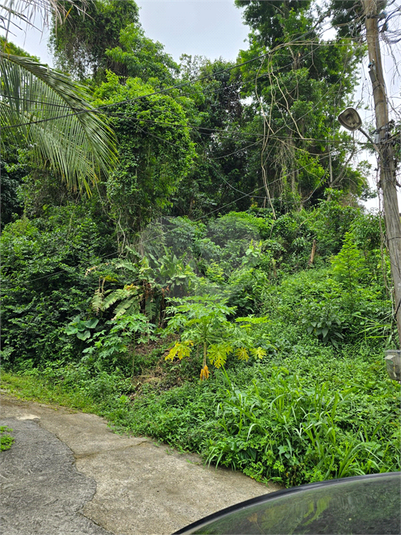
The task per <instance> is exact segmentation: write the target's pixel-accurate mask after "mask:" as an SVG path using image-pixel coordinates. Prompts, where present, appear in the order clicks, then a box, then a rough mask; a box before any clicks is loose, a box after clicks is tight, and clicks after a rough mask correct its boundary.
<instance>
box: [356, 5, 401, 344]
mask: <svg viewBox="0 0 401 535" xmlns="http://www.w3.org/2000/svg"><path fill="white" fill-rule="evenodd" d="M362 3H363V7H364V11H365V24H366V39H367V44H368V53H369V74H370V78H371V81H372V86H373V98H374V103H375V115H376V134H377V138H376V139H375V141H376V145H377V147H378V151H379V165H380V186H381V188H382V190H383V208H384V221H385V224H386V241H387V248H388V251H389V254H390V264H391V275H392V278H393V283H394V304H395V319H396V321H397V329H398V338H399V344H400V348H401V220H400V212H399V208H398V199H397V189H396V176H395V169H396V163H395V158H394V149H393V145H392V141H391V139H390V132H389V130H390V126H389V120H388V105H387V95H386V85H385V82H384V77H383V67H382V59H381V53H380V42H379V29H378V22H377V21H378V15H379V13H378V8H377V3H378V2H377V0H362Z"/></svg>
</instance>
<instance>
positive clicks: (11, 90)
mask: <svg viewBox="0 0 401 535" xmlns="http://www.w3.org/2000/svg"><path fill="white" fill-rule="evenodd" d="M0 76H1V85H0V127H1V128H2V129H3V132H5V133H6V135H7V134H11V135H14V136H19V137H22V138H24V140H25V141H26V142H27V143H29V145H30V146H31V148H32V155H33V157H34V159H35V160H36V164H39V165H42V166H44V167H47V168H51V169H52V170H54V171H55V172H56V173H58V175H59V176H60V177H61V178H62V179H63V180H65V181H66V183H67V184H68V186H69V187H71V188H73V189H77V188H79V189H82V188H83V187H88V184H89V183H91V182H92V183H93V182H95V181H96V180H97V179H98V176H99V174H100V173H101V172H107V171H108V170H109V169H110V167H111V166H112V164H113V163H114V162H115V158H116V156H115V150H116V149H115V143H114V135H113V132H112V131H111V129H110V128H109V127H108V126H107V125H106V123H105V122H104V121H103V120H102V118H101V117H100V116H99V114H97V113H96V112H95V111H94V110H93V108H92V107H91V106H90V104H89V103H88V96H87V94H86V92H85V90H84V89H83V88H82V87H81V86H78V85H77V84H75V83H74V82H73V81H72V80H71V79H70V78H69V77H68V76H66V75H64V74H61V73H59V72H57V71H55V70H53V69H50V68H49V67H48V66H46V65H42V64H40V63H38V62H36V61H34V60H33V59H31V58H27V57H21V56H14V55H10V54H7V53H5V52H3V51H0Z"/></svg>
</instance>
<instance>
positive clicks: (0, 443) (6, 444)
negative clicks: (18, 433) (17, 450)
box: [0, 425, 15, 451]
mask: <svg viewBox="0 0 401 535" xmlns="http://www.w3.org/2000/svg"><path fill="white" fill-rule="evenodd" d="M8 433H12V429H10V428H9V427H7V426H6V425H0V451H5V450H9V449H10V448H11V446H12V445H13V444H14V441H15V438H14V437H12V436H11V435H9V434H8Z"/></svg>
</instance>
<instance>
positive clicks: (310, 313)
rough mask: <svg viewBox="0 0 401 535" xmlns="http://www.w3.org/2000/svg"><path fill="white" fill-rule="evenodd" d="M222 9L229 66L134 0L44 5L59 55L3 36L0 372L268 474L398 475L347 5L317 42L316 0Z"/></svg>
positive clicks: (386, 303) (384, 260)
mask: <svg viewBox="0 0 401 535" xmlns="http://www.w3.org/2000/svg"><path fill="white" fill-rule="evenodd" d="M4 1H5V0H3V6H2V7H3V9H4V12H6V13H7V14H9V13H10V10H14V11H18V13H19V15H20V18H21V17H22V18H24V17H25V20H28V21H29V20H32V19H29V16H30V15H31V14H32V13H31V11H30V9H29V8H32V7H33V6H34V5H35V6H37V5H41V3H40V2H39V4H38V3H36V2H34V3H30V2H29V1H28V0H27V1H26V2H22V0H20V1H18V2H17V1H15V2H14V3H13V6H14V7H12V8H11V7H10V2H5V3H4ZM237 4H238V5H239V6H242V7H243V8H244V12H243V13H244V18H245V21H246V23H247V24H248V25H249V27H250V36H249V48H248V50H242V51H240V52H239V56H238V61H237V62H226V61H224V60H223V59H219V60H215V61H210V60H208V59H207V58H199V57H191V56H188V55H183V56H182V58H181V63H180V64H179V65H178V64H177V63H175V62H174V61H173V59H172V58H171V57H170V56H168V54H167V53H166V52H165V51H164V48H163V45H162V44H160V43H158V42H154V41H152V40H151V39H149V38H148V37H147V36H146V35H145V33H144V31H143V29H142V27H141V26H140V21H139V16H138V7H137V6H136V4H135V3H134V2H133V1H132V0H129V1H126V0H124V1H122V0H95V1H93V2H84V1H76V2H73V3H71V2H69V1H67V0H59V1H58V2H56V1H55V0H54V1H53V0H49V1H48V2H45V1H44V2H43V6H45V7H47V8H49V9H50V11H49V13H50V14H51V17H52V19H51V21H52V22H51V24H52V38H51V40H52V46H53V51H54V53H55V57H56V60H57V64H58V68H59V69H60V70H53V69H49V68H48V67H47V66H44V65H41V64H40V63H39V62H38V61H37V60H36V59H35V58H32V57H31V56H29V55H27V54H26V53H25V52H23V51H21V50H19V49H17V48H16V47H14V46H13V45H12V44H11V43H10V42H9V40H8V38H7V39H4V40H3V41H2V49H1V52H0V60H1V65H0V68H1V69H2V71H1V72H2V76H1V82H0V83H1V98H0V111H1V126H2V133H3V134H4V135H3V137H2V143H3V151H2V159H1V180H2V192H1V194H2V201H3V204H4V209H3V213H2V233H1V237H0V248H1V251H0V252H1V256H2V264H1V277H2V353H1V357H2V358H1V360H2V367H3V372H2V381H3V384H4V388H6V389H8V390H9V391H12V392H18V393H19V394H20V395H24V396H25V397H31V398H34V399H41V400H43V401H47V402H49V401H50V402H52V401H53V402H57V403H61V404H67V405H70V406H73V407H76V408H80V409H83V410H89V411H94V412H97V413H98V414H102V415H104V416H106V417H107V418H108V419H109V420H110V421H111V422H113V423H114V425H115V426H117V427H121V428H122V429H124V430H129V431H132V432H134V433H137V434H146V435H149V436H152V437H154V438H156V439H160V440H163V441H164V442H167V443H169V444H171V445H174V446H175V447H178V448H180V449H182V450H189V451H194V452H197V453H199V454H200V455H202V456H203V458H204V460H205V462H208V463H213V464H215V465H223V466H226V467H230V468H233V469H237V470H242V471H243V472H244V473H246V474H248V475H249V476H250V477H253V478H255V479H257V480H260V481H264V482H266V481H271V480H274V481H278V482H281V483H282V484H284V485H286V486H292V485H298V484H301V483H306V482H312V481H321V480H324V479H329V478H338V477H345V476H352V475H359V474H368V473H376V472H386V471H393V470H399V469H400V462H399V451H398V450H399V440H400V434H399V433H400V426H399V418H398V410H399V402H400V387H399V384H398V383H397V382H395V381H392V380H390V379H389V378H388V376H387V375H386V372H385V367H384V362H383V349H390V348H395V347H397V343H398V342H397V333H396V328H395V324H394V303H393V301H392V299H393V298H392V287H391V284H392V283H391V276H390V267H389V259H388V255H387V252H386V247H385V228H384V225H383V219H382V215H381V214H380V213H368V212H367V211H366V210H365V209H364V207H363V205H362V201H363V199H365V198H366V197H367V196H368V195H369V191H368V189H367V187H366V172H367V170H368V167H367V166H366V165H364V164H360V165H353V164H352V161H353V160H352V158H353V153H354V151H355V150H356V149H355V146H356V145H355V144H352V143H350V138H349V136H348V135H347V134H344V133H341V132H340V131H339V126H338V125H337V122H336V116H337V115H338V112H339V111H340V109H341V108H342V107H343V106H345V105H347V104H348V103H349V102H350V101H351V100H352V97H353V87H354V85H355V83H356V73H357V70H356V65H357V63H358V62H359V61H360V59H361V57H362V53H363V46H361V44H360V42H354V41H353V40H352V39H350V36H352V37H353V38H354V37H357V36H358V33H359V28H358V26H357V25H348V27H347V28H346V27H345V26H344V24H348V22H349V15H350V14H352V13H353V7H352V6H351V5H350V6H349V7H350V8H352V9H348V8H347V9H345V8H344V6H343V5H342V4H343V3H338V2H336V1H334V0H333V2H332V3H331V4H330V15H328V16H329V17H330V20H332V22H333V25H334V28H337V30H336V32H337V33H336V34H335V35H333V36H332V38H331V39H330V40H327V39H324V37H323V33H322V32H323V30H324V24H325V20H326V21H327V20H329V19H327V18H325V13H324V12H323V11H322V9H323V8H322V6H320V5H319V4H317V3H314V2H312V1H310V0H305V1H304V0H302V1H297V2H295V1H292V0H289V1H287V0H277V1H276V0H274V1H271V2H259V1H256V0H250V1H246V2H245V1H244V2H243V1H242V0H238V1H237ZM352 4H353V2H352ZM24 5H25V7H27V8H28V11H25V12H22V11H21V9H22V7H24ZM18 13H17V15H18ZM24 13H25V14H24ZM64 22H65V23H66V24H65V25H63V23H64ZM98 28H102V35H101V39H100V38H99V35H98ZM66 71H69V72H70V73H71V75H72V77H70V76H69V75H68V74H67V73H66ZM76 79H78V80H79V84H80V85H79V84H78V83H77V82H76V81H75V80H76ZM85 190H87V191H85ZM87 192H88V193H90V195H87Z"/></svg>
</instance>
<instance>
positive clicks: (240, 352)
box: [166, 295, 267, 380]
mask: <svg viewBox="0 0 401 535" xmlns="http://www.w3.org/2000/svg"><path fill="white" fill-rule="evenodd" d="M175 302H176V303H177V304H176V305H173V306H170V307H168V308H167V313H168V314H170V319H169V321H168V326H167V329H166V333H168V334H173V333H175V334H177V333H178V334H179V339H178V340H177V341H176V342H175V344H174V346H173V347H172V348H171V349H170V351H169V352H168V354H167V356H166V360H173V359H174V358H176V357H177V358H179V359H180V360H182V359H183V358H185V357H189V356H190V355H191V352H192V350H193V349H194V350H196V355H197V356H198V355H199V353H200V352H202V355H203V364H202V370H201V373H200V378H201V380H204V379H207V378H208V377H209V375H210V372H209V368H208V366H207V364H208V362H209V363H210V364H212V365H214V366H215V367H216V368H221V367H222V366H224V365H225V363H226V361H227V358H228V356H229V355H230V354H234V355H235V356H236V357H237V358H238V359H239V360H244V361H247V360H248V359H249V357H250V356H251V355H253V356H255V357H256V358H260V359H261V358H263V357H264V356H265V355H266V351H265V350H264V349H263V348H261V347H257V348H255V347H253V341H252V337H251V335H250V326H251V324H252V323H254V322H255V321H257V322H258V323H261V322H266V321H267V320H266V318H252V317H249V318H238V319H237V320H236V322H231V321H229V320H228V317H229V316H231V315H233V314H234V313H235V307H229V306H227V305H226V304H225V302H224V301H223V300H221V299H220V298H216V297H214V296H212V295H201V296H192V297H185V298H181V299H176V300H175ZM241 324H242V325H241Z"/></svg>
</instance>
